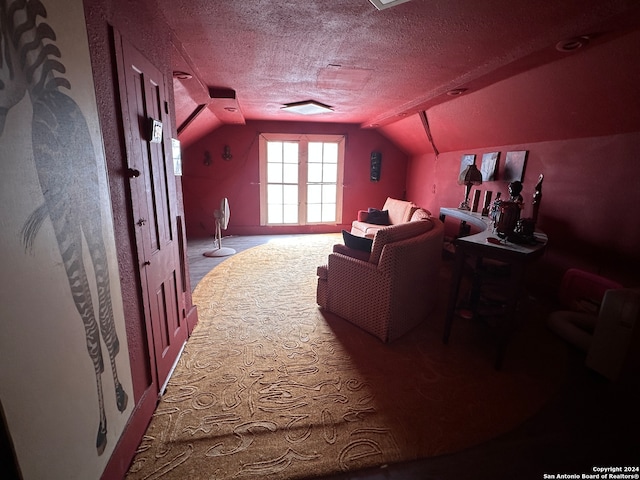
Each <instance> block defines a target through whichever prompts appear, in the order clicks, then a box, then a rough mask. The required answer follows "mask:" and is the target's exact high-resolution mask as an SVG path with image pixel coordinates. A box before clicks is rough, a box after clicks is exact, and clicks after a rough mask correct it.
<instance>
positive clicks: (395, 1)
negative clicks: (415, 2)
mask: <svg viewBox="0 0 640 480" xmlns="http://www.w3.org/2000/svg"><path fill="white" fill-rule="evenodd" d="M369 1H370V2H371V3H373V5H374V6H375V7H376V8H377V9H378V10H384V9H385V8H389V7H395V6H396V5H400V4H401V3H405V2H408V1H409V0H369Z"/></svg>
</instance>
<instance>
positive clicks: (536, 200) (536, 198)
mask: <svg viewBox="0 0 640 480" xmlns="http://www.w3.org/2000/svg"><path fill="white" fill-rule="evenodd" d="M543 180H544V174H542V173H541V174H540V177H538V183H536V187H535V190H536V191H535V192H534V193H533V202H532V203H531V205H532V207H533V214H532V217H533V218H532V220H533V223H534V225H535V224H536V223H537V222H538V210H539V209H540V202H541V201H542V181H543Z"/></svg>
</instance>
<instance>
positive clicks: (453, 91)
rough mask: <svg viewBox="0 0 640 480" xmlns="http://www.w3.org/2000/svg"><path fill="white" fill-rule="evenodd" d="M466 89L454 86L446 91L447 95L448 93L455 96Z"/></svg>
mask: <svg viewBox="0 0 640 480" xmlns="http://www.w3.org/2000/svg"><path fill="white" fill-rule="evenodd" d="M466 91H467V89H466V88H454V89H453V90H449V91H448V92H447V95H449V96H450V97H457V96H458V95H462V94H463V93H464V92H466Z"/></svg>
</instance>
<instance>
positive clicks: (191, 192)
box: [183, 122, 407, 238]
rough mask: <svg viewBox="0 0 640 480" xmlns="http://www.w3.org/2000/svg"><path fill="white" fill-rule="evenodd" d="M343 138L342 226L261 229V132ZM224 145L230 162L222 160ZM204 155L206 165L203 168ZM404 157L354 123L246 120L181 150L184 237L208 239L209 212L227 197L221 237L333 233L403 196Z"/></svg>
mask: <svg viewBox="0 0 640 480" xmlns="http://www.w3.org/2000/svg"><path fill="white" fill-rule="evenodd" d="M262 132H264V133H314V134H344V135H346V137H347V140H346V149H345V171H344V199H343V213H342V216H343V224H342V225H337V226H335V225H334V226H309V227H263V226H260V183H259V181H260V174H259V157H258V155H259V152H258V143H259V142H258V138H259V135H260V133H262ZM225 145H228V146H229V147H230V148H231V154H232V155H233V158H232V159H231V160H230V161H225V160H223V159H222V151H223V148H224V146H225ZM372 151H379V152H381V153H382V168H381V176H380V181H378V182H371V181H370V179H369V165H370V155H371V152H372ZM205 152H209V154H210V157H211V165H210V166H205V164H204V158H205ZM406 165H407V156H406V155H405V154H404V153H402V152H401V151H400V150H399V149H398V148H396V147H395V146H394V145H393V144H392V143H391V142H390V141H389V140H388V139H386V138H385V137H383V136H382V135H380V134H379V133H377V132H376V131H373V130H362V129H360V128H359V127H358V126H356V125H340V124H326V123H306V124H299V123H289V122H248V123H247V125H245V126H242V125H228V126H224V127H221V128H219V129H217V130H215V131H214V132H212V133H211V134H210V135H208V136H206V137H204V138H202V139H200V140H199V141H198V142H196V143H194V144H192V145H190V146H189V147H188V148H187V149H185V151H184V152H183V185H184V203H185V214H186V226H187V235H188V237H190V238H197V237H207V236H213V234H214V224H215V221H214V217H213V212H214V210H216V209H217V208H218V206H219V205H220V199H221V198H223V197H227V198H228V199H229V205H230V208H231V216H230V219H229V227H228V229H227V230H226V231H225V232H224V233H223V235H256V234H280V233H310V232H335V231H340V229H342V228H346V229H349V228H350V223H351V221H352V220H353V219H355V217H356V214H357V211H358V210H359V209H363V208H364V209H366V208H367V207H382V205H383V203H384V201H385V199H386V198H387V196H392V197H395V198H403V197H404V191H405V179H406Z"/></svg>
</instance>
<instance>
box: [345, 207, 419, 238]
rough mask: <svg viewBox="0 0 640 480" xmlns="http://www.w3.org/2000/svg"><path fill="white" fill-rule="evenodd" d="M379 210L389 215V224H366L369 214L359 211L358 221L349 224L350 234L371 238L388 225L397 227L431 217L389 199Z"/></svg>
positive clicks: (365, 211)
mask: <svg viewBox="0 0 640 480" xmlns="http://www.w3.org/2000/svg"><path fill="white" fill-rule="evenodd" d="M381 210H382V211H383V212H384V211H386V212H388V213H389V223H388V224H387V225H380V224H377V223H371V222H367V218H368V217H369V216H370V215H369V212H368V211H367V210H360V211H359V212H358V219H357V220H354V221H353V222H352V223H351V234H352V235H357V236H359V237H367V238H373V237H374V235H375V234H376V232H377V231H378V230H380V229H381V228H384V227H386V226H388V225H399V224H401V223H407V222H410V221H412V220H423V219H427V218H429V217H431V213H430V212H429V211H428V210H425V209H423V208H420V207H418V205H416V204H414V203H411V202H408V201H406V200H398V199H395V198H391V197H388V198H387V200H386V202H384V206H383V207H382V209H381Z"/></svg>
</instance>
